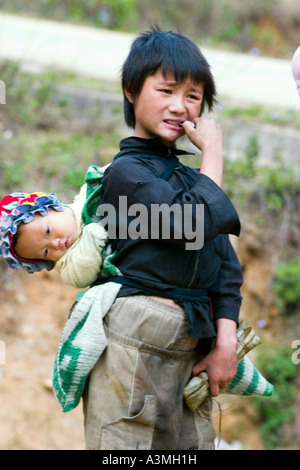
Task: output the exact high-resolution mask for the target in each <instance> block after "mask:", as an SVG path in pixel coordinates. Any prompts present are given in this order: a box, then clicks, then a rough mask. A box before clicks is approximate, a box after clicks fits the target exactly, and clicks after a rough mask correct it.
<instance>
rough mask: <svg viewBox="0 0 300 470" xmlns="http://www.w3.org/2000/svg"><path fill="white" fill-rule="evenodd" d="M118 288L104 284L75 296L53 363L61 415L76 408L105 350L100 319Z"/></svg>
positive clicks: (115, 285) (117, 286)
mask: <svg viewBox="0 0 300 470" xmlns="http://www.w3.org/2000/svg"><path fill="white" fill-rule="evenodd" d="M120 287H121V285H120V284H117V283H114V282H107V283H106V284H102V285H99V286H95V287H92V288H91V289H89V290H88V291H84V292H80V293H79V294H78V301H77V302H76V304H75V306H74V308H73V310H71V312H70V315H69V319H68V321H67V323H66V325H65V328H64V330H63V333H62V336H61V339H60V343H59V347H58V350H57V353H56V356H55V361H54V370H53V389H54V394H55V396H56V398H57V400H58V402H59V404H60V406H61V409H62V411H65V412H66V411H71V410H73V409H74V408H75V407H76V406H77V405H78V403H79V401H80V398H81V396H82V393H83V389H84V385H85V382H86V379H87V377H88V375H89V373H90V372H91V370H92V368H93V367H94V365H95V364H96V362H97V361H98V359H99V357H100V356H101V354H102V352H103V351H104V349H105V348H106V345H107V340H106V335H105V332H104V328H103V318H104V316H105V314H106V313H107V312H108V311H109V309H110V307H111V306H112V304H113V303H114V301H115V298H116V296H117V294H118V292H119V289H120Z"/></svg>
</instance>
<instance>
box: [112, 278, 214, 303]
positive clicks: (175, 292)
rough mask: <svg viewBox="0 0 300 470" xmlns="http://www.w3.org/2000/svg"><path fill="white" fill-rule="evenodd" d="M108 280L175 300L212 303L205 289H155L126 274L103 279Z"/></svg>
mask: <svg viewBox="0 0 300 470" xmlns="http://www.w3.org/2000/svg"><path fill="white" fill-rule="evenodd" d="M106 282H116V283H118V284H122V285H123V286H128V287H134V288H135V289H138V290H141V291H143V292H147V293H148V294H153V295H158V296H164V297H168V298H170V299H173V300H187V301H191V302H192V301H197V302H203V303H210V299H209V296H208V295H207V291H206V290H204V289H190V288H187V287H172V288H169V289H163V290H159V289H155V288H148V287H145V286H144V285H142V284H139V283H138V282H135V281H132V280H131V279H128V278H126V277H125V276H110V277H107V278H105V279H104V280H103V283H106Z"/></svg>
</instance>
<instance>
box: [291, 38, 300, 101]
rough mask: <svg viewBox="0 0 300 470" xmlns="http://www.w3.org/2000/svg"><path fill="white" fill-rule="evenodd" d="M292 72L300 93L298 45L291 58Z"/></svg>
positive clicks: (299, 53)
mask: <svg viewBox="0 0 300 470" xmlns="http://www.w3.org/2000/svg"><path fill="white" fill-rule="evenodd" d="M292 72H293V76H294V79H295V82H296V87H297V90H298V93H299V95H300V46H299V47H298V49H296V51H295V53H294V55H293V58H292Z"/></svg>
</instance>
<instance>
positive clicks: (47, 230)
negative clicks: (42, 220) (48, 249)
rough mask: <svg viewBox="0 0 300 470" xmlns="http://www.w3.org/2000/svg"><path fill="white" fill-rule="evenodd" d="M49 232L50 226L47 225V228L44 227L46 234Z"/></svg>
mask: <svg viewBox="0 0 300 470" xmlns="http://www.w3.org/2000/svg"><path fill="white" fill-rule="evenodd" d="M49 234H50V227H49V226H48V225H47V228H46V235H49Z"/></svg>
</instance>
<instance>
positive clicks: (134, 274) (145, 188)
mask: <svg viewBox="0 0 300 470" xmlns="http://www.w3.org/2000/svg"><path fill="white" fill-rule="evenodd" d="M120 150H121V152H120V153H119V154H118V155H116V157H115V158H114V160H113V162H112V164H111V165H110V166H109V168H108V169H107V170H106V172H105V174H104V177H103V180H102V183H103V199H102V201H101V202H102V204H108V206H106V207H108V208H109V207H114V208H115V210H116V213H115V217H114V216H113V217H112V218H111V219H109V223H108V224H107V228H108V230H109V237H110V239H111V240H112V247H113V250H117V255H116V257H115V258H114V261H113V262H114V264H115V265H116V266H118V267H119V269H120V270H121V272H122V274H123V275H124V276H125V278H127V279H130V280H132V281H135V282H137V283H138V286H137V287H128V286H126V287H122V289H121V293H120V295H131V294H138V293H147V292H150V293H151V288H152V289H156V290H157V291H159V292H160V295H162V296H166V297H169V295H168V291H169V289H172V288H174V287H180V288H185V289H203V290H204V291H206V292H207V294H208V296H209V299H210V302H209V303H207V302H203V299H202V298H199V300H198V299H197V298H196V300H183V299H182V296H181V295H180V294H178V297H177V298H176V301H177V302H178V303H179V304H181V305H182V306H183V307H184V309H185V312H186V315H187V318H188V321H189V324H190V330H189V333H190V335H191V336H193V337H199V338H209V337H212V336H214V335H215V331H214V328H213V321H215V320H217V319H219V318H230V319H232V320H234V321H236V322H238V316H239V309H240V305H241V300H242V299H241V295H240V287H241V284H242V281H243V279H242V271H241V266H240V263H239V261H238V259H237V256H236V254H235V251H234V249H233V247H232V245H231V243H230V241H229V238H228V234H234V235H237V236H238V235H239V233H240V222H239V217H238V215H237V213H236V210H235V208H234V207H233V205H232V203H231V202H230V200H229V199H228V197H227V196H226V194H225V193H224V192H223V191H222V190H221V189H220V188H219V186H217V185H216V184H215V183H214V182H213V181H212V180H211V179H210V178H208V177H207V176H205V175H202V174H200V173H199V170H196V169H191V168H189V167H187V166H184V165H182V164H181V163H180V162H179V160H178V157H177V155H180V154H185V153H187V152H184V151H180V150H177V149H176V148H175V147H172V148H168V147H165V146H164V145H162V144H161V142H160V140H159V139H158V138H154V139H141V138H137V137H129V138H127V139H124V140H123V141H121V143H120ZM120 196H121V198H120ZM120 201H122V202H121V204H120ZM140 204H142V206H139V205H140ZM162 204H167V205H168V206H172V205H174V204H175V206H176V208H177V209H179V213H180V208H181V209H182V214H183V213H184V210H185V209H186V205H189V206H190V212H189V214H190V215H189V221H191V220H192V222H191V224H192V225H191V224H190V225H191V227H190V230H189V232H188V234H187V233H186V230H184V228H185V225H184V222H183V220H182V224H181V228H182V230H181V233H179V232H180V224H179V229H178V224H176V223H175V219H176V217H177V216H176V217H174V219H173V220H172V217H171V216H170V217H169V222H170V223H169V225H170V227H169V233H168V230H167V228H168V227H167V226H166V221H163V218H162V217H160V220H159V221H158V220H157V218H156V219H153V217H152V218H151V216H152V214H153V212H152V208H153V207H155V208H156V209H157V207H163V206H161V205H162ZM134 205H135V206H134ZM155 205H156V206H155ZM200 206H201V207H202V208H203V210H204V226H203V241H204V244H203V245H201V247H198V249H187V246H188V245H187V244H188V243H190V242H191V230H192V227H193V230H192V233H195V230H196V228H197V229H199V223H198V225H197V224H196V219H195V218H194V217H195V216H196V215H197V216H198V218H199V212H197V209H199V207H200ZM141 207H142V208H146V209H147V211H146V212H144V213H143V214H142V216H143V218H141V211H140V212H139V209H140V208H141ZM165 207H166V206H165ZM173 207H174V206H173ZM128 208H131V211H132V214H133V215H132V214H131V215H130V214H129V215H128ZM155 213H156V212H155ZM166 213H168V212H167V211H166ZM145 214H148V215H147V216H146V215H145ZM169 214H170V212H169ZM191 214H192V215H191ZM139 216H140V217H139ZM145 217H148V218H147V223H145ZM114 220H115V222H116V223H115V224H114ZM141 221H142V224H141V223H140V224H138V222H141ZM154 222H155V223H156V226H157V224H158V222H159V230H158V231H157V227H156V229H155V230H154V229H153V224H154ZM177 222H178V220H177ZM198 222H199V220H198ZM141 225H143V227H141ZM132 227H133V230H131V231H130V228H132ZM145 227H146V232H145ZM141 229H143V230H141ZM139 231H140V235H141V236H140V237H139V238H138V239H133V238H132V234H133V233H138V232H139ZM154 233H155V235H154V236H155V237H159V238H158V239H154V238H153V234H154ZM197 233H198V232H197ZM122 238H123V239H122ZM199 238H200V237H199ZM197 244H198V243H197ZM147 288H148V289H149V290H148V291H147ZM164 291H165V292H164ZM187 292H188V291H187ZM195 292H196V294H197V293H198V291H195ZM173 298H174V296H173ZM212 320H213V321H212Z"/></svg>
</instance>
